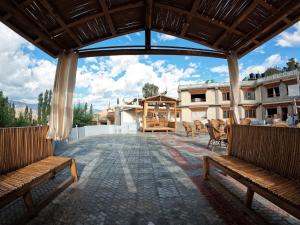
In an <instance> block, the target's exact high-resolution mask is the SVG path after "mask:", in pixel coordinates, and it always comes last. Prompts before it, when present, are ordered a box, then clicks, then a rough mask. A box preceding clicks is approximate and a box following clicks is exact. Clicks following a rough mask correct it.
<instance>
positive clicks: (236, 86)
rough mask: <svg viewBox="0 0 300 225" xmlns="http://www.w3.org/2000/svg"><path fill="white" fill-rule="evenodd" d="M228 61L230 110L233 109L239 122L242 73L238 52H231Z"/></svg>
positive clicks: (234, 116) (237, 122)
mask: <svg viewBox="0 0 300 225" xmlns="http://www.w3.org/2000/svg"><path fill="white" fill-rule="evenodd" d="M227 62H228V71H229V78H230V111H232V116H233V119H234V122H235V124H239V123H240V116H239V110H238V105H239V100H240V74H239V66H238V57H237V54H236V53H234V52H232V53H230V54H229V55H228V58H227Z"/></svg>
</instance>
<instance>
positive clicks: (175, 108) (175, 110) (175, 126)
mask: <svg viewBox="0 0 300 225" xmlns="http://www.w3.org/2000/svg"><path fill="white" fill-rule="evenodd" d="M174 113H175V125H174V132H175V131H176V128H177V102H175V104H174Z"/></svg>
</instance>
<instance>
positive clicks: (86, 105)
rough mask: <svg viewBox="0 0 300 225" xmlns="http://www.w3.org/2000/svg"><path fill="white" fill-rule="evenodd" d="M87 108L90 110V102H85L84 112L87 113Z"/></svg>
mask: <svg viewBox="0 0 300 225" xmlns="http://www.w3.org/2000/svg"><path fill="white" fill-rule="evenodd" d="M87 110H88V104H87V103H85V104H84V114H87Z"/></svg>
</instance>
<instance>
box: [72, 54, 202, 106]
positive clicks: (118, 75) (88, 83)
mask: <svg viewBox="0 0 300 225" xmlns="http://www.w3.org/2000/svg"><path fill="white" fill-rule="evenodd" d="M142 59H143V58H142V57H138V56H113V57H109V58H108V57H107V58H106V59H105V60H103V63H104V64H105V66H106V68H107V69H106V70H105V71H100V70H99V71H94V70H93V69H92V68H91V67H90V66H89V67H87V66H82V67H79V68H78V72H77V80H76V87H77V88H85V89H86V90H87V91H88V93H87V94H85V95H76V97H75V102H78V101H79V102H84V101H87V102H88V103H93V104H94V105H95V107H97V108H102V107H106V106H107V104H108V101H109V100H110V101H111V102H112V103H115V102H116V99H117V98H118V97H119V98H120V99H123V98H127V99H130V98H133V97H138V96H139V97H141V96H142V87H143V85H144V84H145V83H147V82H150V83H154V84H155V85H157V86H158V87H159V90H160V91H161V92H163V91H164V90H166V89H167V90H168V95H169V96H173V97H177V87H178V84H179V82H186V80H188V79H191V78H199V77H200V75H199V74H195V73H196V68H197V65H195V64H191V65H190V66H189V67H188V68H185V69H184V68H178V67H177V66H176V65H173V64H168V63H167V62H166V61H164V60H157V61H154V62H152V63H143V62H141V60H142ZM112 65H114V66H112ZM115 67H117V69H116V68H115Z"/></svg>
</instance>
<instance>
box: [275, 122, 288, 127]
mask: <svg viewBox="0 0 300 225" xmlns="http://www.w3.org/2000/svg"><path fill="white" fill-rule="evenodd" d="M272 126H273V127H289V125H288V124H287V123H286V122H276V123H273V124H272Z"/></svg>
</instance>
